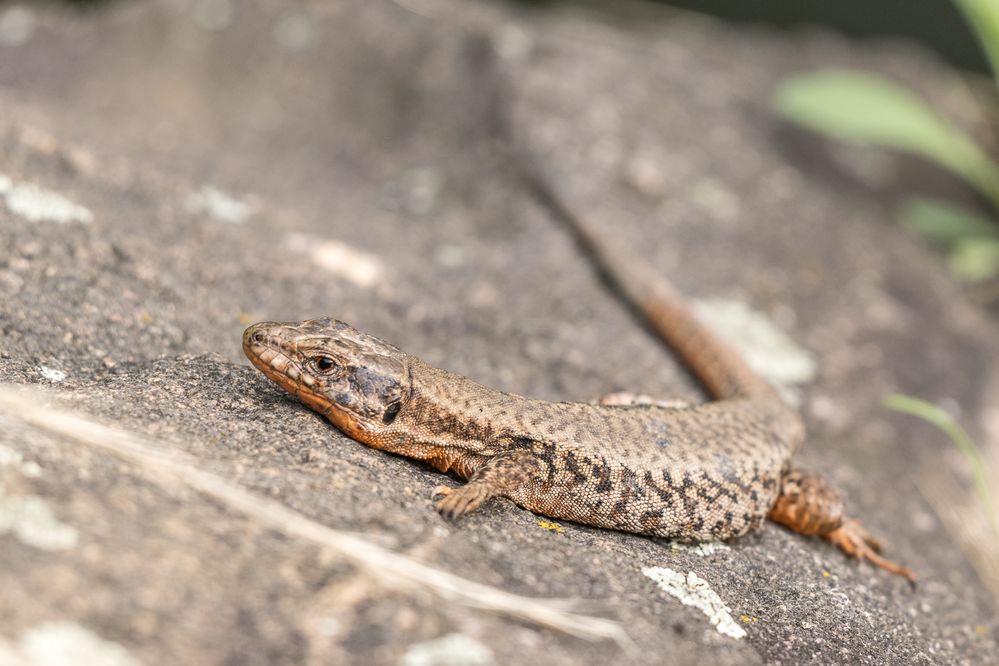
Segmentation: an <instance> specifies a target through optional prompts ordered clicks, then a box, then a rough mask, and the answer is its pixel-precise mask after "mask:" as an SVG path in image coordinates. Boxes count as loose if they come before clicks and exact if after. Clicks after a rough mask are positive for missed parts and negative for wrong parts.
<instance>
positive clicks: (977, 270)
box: [947, 238, 999, 282]
mask: <svg viewBox="0 0 999 666" xmlns="http://www.w3.org/2000/svg"><path fill="white" fill-rule="evenodd" d="M947 263H948V265H949V266H950V269H951V271H953V272H954V274H955V275H957V276H958V277H960V278H963V279H965V280H967V281H968V282H981V281H982V280H987V279H989V278H991V277H993V276H995V275H999V240H995V239H992V238H965V239H962V240H960V241H958V243H957V245H956V246H955V247H954V249H953V250H952V251H951V253H950V256H949V257H948V258H947Z"/></svg>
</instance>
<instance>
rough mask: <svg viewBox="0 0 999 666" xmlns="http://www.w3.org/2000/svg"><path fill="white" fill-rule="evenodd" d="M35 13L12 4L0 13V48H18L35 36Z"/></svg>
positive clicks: (22, 6)
mask: <svg viewBox="0 0 999 666" xmlns="http://www.w3.org/2000/svg"><path fill="white" fill-rule="evenodd" d="M35 23H36V21H35V12H34V11H33V10H32V9H30V8H28V7H25V6H24V5H20V4H13V5H10V6H9V7H7V8H6V9H4V10H3V11H2V12H0V46H20V45H21V44H25V43H27V41H28V40H29V39H31V36H32V35H33V34H35Z"/></svg>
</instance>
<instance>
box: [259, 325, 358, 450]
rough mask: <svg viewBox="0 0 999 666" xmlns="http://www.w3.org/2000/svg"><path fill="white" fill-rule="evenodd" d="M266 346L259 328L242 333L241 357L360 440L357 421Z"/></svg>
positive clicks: (282, 355) (279, 352)
mask: <svg viewBox="0 0 999 666" xmlns="http://www.w3.org/2000/svg"><path fill="white" fill-rule="evenodd" d="M269 343H270V340H269V336H268V335H267V333H266V332H265V331H264V330H262V328H261V325H259V324H256V325H254V326H251V327H249V328H248V329H246V332H244V333H243V353H244V354H245V355H246V357H247V358H248V359H249V360H250V363H252V364H253V365H254V367H256V368H257V370H260V371H261V372H262V373H264V376H266V377H267V378H268V379H270V380H271V381H272V382H274V383H275V384H277V385H278V386H280V387H281V388H283V389H284V390H285V391H287V392H288V393H291V394H292V395H293V396H295V397H296V398H298V399H299V400H301V401H302V402H304V403H305V404H306V405H307V406H309V407H310V408H312V409H313V410H315V411H317V412H319V413H320V414H322V415H323V416H324V417H326V418H327V419H329V420H330V422H331V423H333V425H335V426H336V427H337V428H339V429H340V430H342V431H344V432H345V433H347V434H348V435H350V436H351V437H354V438H355V439H362V437H363V435H364V430H363V428H362V427H361V424H360V422H359V420H358V418H357V417H356V416H355V415H354V414H351V413H350V412H348V411H347V410H345V409H344V408H343V407H341V406H340V405H338V404H336V403H335V402H333V401H331V400H330V399H329V398H327V397H326V396H325V395H323V394H322V393H320V392H318V391H317V390H316V389H315V388H314V387H315V384H316V380H315V379H314V378H313V377H312V376H311V375H310V374H308V373H307V372H306V371H304V370H303V369H302V367H301V365H300V364H298V363H297V362H296V361H295V360H294V359H292V358H291V357H290V356H288V355H287V354H286V353H284V352H283V351H282V350H281V349H280V348H279V347H276V346H274V345H273V344H269ZM362 441H363V440H362Z"/></svg>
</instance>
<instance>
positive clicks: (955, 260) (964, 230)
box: [774, 0, 999, 282]
mask: <svg viewBox="0 0 999 666" xmlns="http://www.w3.org/2000/svg"><path fill="white" fill-rule="evenodd" d="M954 1H955V3H956V4H957V6H958V7H959V8H960V9H961V11H962V12H963V13H964V15H965V17H966V18H967V19H968V22H969V24H970V25H971V27H972V28H973V30H974V32H975V35H976V36H977V38H978V40H979V42H980V43H981V45H982V49H983V51H984V52H985V54H986V57H987V58H988V60H989V62H990V64H991V66H992V68H993V74H994V75H995V78H996V82H997V85H999V2H997V0H954ZM774 107H775V109H776V110H777V112H778V113H780V114H781V115H782V116H784V117H785V118H787V119H789V120H791V121H793V122H796V123H798V124H800V125H802V126H804V127H807V128H809V129H811V130H813V131H816V132H819V133H821V134H825V135H827V136H830V137H833V138H837V139H841V140H846V141H853V142H859V143H865V144H870V145H878V146H884V147H886V148H893V149H896V150H902V151H906V152H910V153H913V154H915V155H918V156H920V157H923V158H925V159H928V160H931V161H933V162H936V163H937V164H939V165H940V166H942V167H944V168H946V169H948V170H950V171H951V172H953V173H954V174H956V175H957V176H959V177H960V178H962V179H963V180H964V181H965V182H967V183H968V184H969V185H971V186H972V187H973V188H974V189H975V190H976V191H977V192H978V193H979V194H981V195H982V196H983V197H984V198H985V199H986V200H987V201H988V202H989V204H990V205H991V207H992V208H993V213H994V214H996V215H999V165H997V164H996V162H995V161H994V160H993V159H992V158H991V157H990V156H989V155H988V154H987V153H986V152H985V151H984V150H982V149H981V148H980V147H979V146H978V145H977V144H976V143H975V142H974V141H973V140H972V139H971V138H970V137H969V136H968V135H967V134H966V133H965V132H963V131H962V130H961V129H959V128H958V127H956V126H954V125H953V124H951V123H950V122H948V121H947V120H946V119H944V118H942V117H941V116H940V115H939V114H937V113H936V112H935V111H934V110H933V109H932V108H931V107H930V106H929V105H928V104H926V102H925V101H923V100H922V99H921V98H920V97H918V96H917V95H916V94H914V93H913V92H911V91H910V90H908V89H906V88H904V87H902V86H900V85H897V84H895V83H892V82H890V81H887V80H885V79H883V78H880V77H877V76H873V75H870V74H865V73H862V72H854V71H846V70H827V71H819V72H812V73H809V74H804V75H800V76H795V77H792V78H790V79H787V80H785V81H784V82H783V83H782V84H781V85H780V87H779V88H778V90H777V92H776V94H775V96H774ZM899 216H900V219H901V221H902V223H903V224H904V225H905V226H906V227H908V228H910V229H912V230H914V231H915V232H917V233H919V234H920V235H922V236H923V237H925V238H927V239H929V240H932V241H935V242H937V243H940V244H942V245H944V246H945V247H946V248H947V250H948V263H949V265H950V267H951V269H952V270H953V272H954V273H955V274H956V275H958V276H959V277H961V278H963V279H965V280H968V281H970V282H978V281H982V280H986V279H990V278H994V277H996V276H999V225H996V224H995V223H989V222H986V221H985V220H984V219H983V218H982V217H981V216H980V215H977V214H975V213H973V212H971V211H968V210H966V209H964V208H962V207H960V206H957V205H955V204H951V203H948V202H944V201H937V200H931V199H926V198H918V199H912V200H910V201H908V202H905V204H904V205H903V206H902V207H901V210H900V215H899Z"/></svg>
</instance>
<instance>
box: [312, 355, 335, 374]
mask: <svg viewBox="0 0 999 666" xmlns="http://www.w3.org/2000/svg"><path fill="white" fill-rule="evenodd" d="M312 363H313V365H315V366H316V370H318V371H319V372H329V371H330V370H332V369H333V367H334V366H335V365H336V362H335V361H334V360H333V359H332V358H330V357H329V356H319V357H318V358H316V360H315V361H313V362H312Z"/></svg>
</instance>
